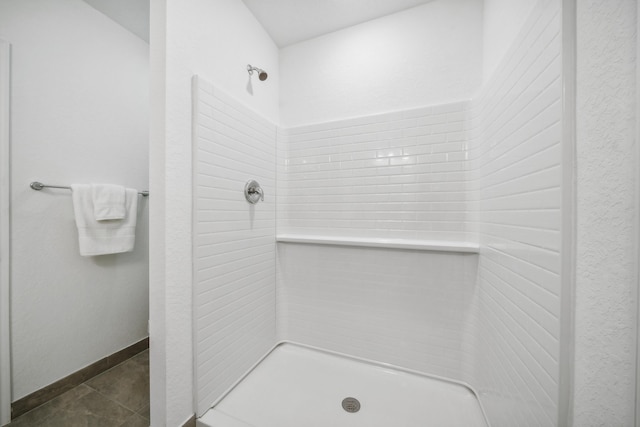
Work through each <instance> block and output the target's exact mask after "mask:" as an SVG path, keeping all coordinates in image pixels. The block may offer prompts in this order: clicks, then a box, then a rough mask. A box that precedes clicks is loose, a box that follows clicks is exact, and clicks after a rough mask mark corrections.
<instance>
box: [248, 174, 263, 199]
mask: <svg viewBox="0 0 640 427" xmlns="http://www.w3.org/2000/svg"><path fill="white" fill-rule="evenodd" d="M244 198H245V199H247V202H249V203H251V204H252V205H255V204H256V203H258V202H259V201H263V202H264V191H262V188H261V187H260V184H258V182H257V181H256V180H253V179H252V180H249V181H247V183H246V185H245V186H244Z"/></svg>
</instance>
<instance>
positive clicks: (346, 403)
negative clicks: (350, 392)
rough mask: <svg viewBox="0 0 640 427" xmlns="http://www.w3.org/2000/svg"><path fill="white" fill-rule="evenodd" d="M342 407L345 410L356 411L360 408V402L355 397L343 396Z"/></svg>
mask: <svg viewBox="0 0 640 427" xmlns="http://www.w3.org/2000/svg"><path fill="white" fill-rule="evenodd" d="M342 409H344V410H345V411H347V412H358V411H359V410H360V402H359V401H358V399H356V398H355V397H345V398H344V399H343V400H342Z"/></svg>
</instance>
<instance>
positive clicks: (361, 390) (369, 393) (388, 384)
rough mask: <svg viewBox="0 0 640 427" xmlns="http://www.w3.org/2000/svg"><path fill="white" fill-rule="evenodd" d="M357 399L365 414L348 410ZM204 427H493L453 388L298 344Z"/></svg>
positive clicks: (230, 397)
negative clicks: (347, 401)
mask: <svg viewBox="0 0 640 427" xmlns="http://www.w3.org/2000/svg"><path fill="white" fill-rule="evenodd" d="M345 397H355V398H356V399H358V400H359V401H360V404H361V409H360V410H359V411H358V412H356V413H349V412H346V411H345V410H344V409H342V405H341V403H342V400H343V399H344V398H345ZM198 425H199V426H200V427H300V426H304V427H327V426H332V427H342V426H344V427H347V426H348V427H359V426H363V427H364V426H366V427H383V426H384V427H389V426H402V427H414V426H415V427H425V426H438V427H448V426H450V427H459V426H465V427H487V424H486V422H485V419H484V416H483V413H482V410H481V408H480V405H479V403H478V401H477V399H476V396H475V395H474V394H473V393H472V392H471V391H470V390H469V389H467V388H466V387H464V386H462V385H458V384H454V383H449V382H446V381H440V380H437V379H433V378H429V377H425V376H422V375H417V374H412V373H408V372H403V371H399V370H396V369H392V368H389V367H385V366H380V365H375V364H370V363H366V362H361V361H358V360H354V359H351V358H348V357H341V356H337V355H334V354H329V353H325V352H322V351H317V350H313V349H309V348H305V347H300V346H297V345H294V344H282V345H280V346H278V347H277V348H276V349H275V350H273V351H272V352H271V353H270V354H269V356H267V357H266V358H265V359H264V360H263V361H262V362H261V363H260V364H259V365H258V366H257V367H256V368H255V369H254V370H253V371H252V372H251V373H250V374H249V375H248V376H247V377H245V378H244V380H242V381H241V382H240V383H239V384H238V385H237V386H236V387H235V388H234V389H233V390H232V391H231V392H230V393H229V394H227V395H226V396H225V397H224V399H222V401H220V402H219V403H218V404H217V405H215V406H214V407H213V408H212V409H210V410H209V411H208V412H207V413H206V414H204V416H203V417H202V418H200V419H199V420H198Z"/></svg>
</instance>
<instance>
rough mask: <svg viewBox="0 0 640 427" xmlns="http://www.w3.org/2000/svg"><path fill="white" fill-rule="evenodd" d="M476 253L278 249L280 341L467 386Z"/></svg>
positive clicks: (286, 246)
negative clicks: (310, 346) (393, 366)
mask: <svg viewBox="0 0 640 427" xmlns="http://www.w3.org/2000/svg"><path fill="white" fill-rule="evenodd" d="M477 262H478V256H477V255H476V254H456V253H446V252H425V251H412V250H399V249H381V248H358V247H337V246H325V245H307V244H292V243H279V244H278V294H277V301H278V310H277V316H278V335H279V338H280V339H286V340H291V341H295V342H300V343H304V344H308V345H313V346H315V347H320V348H324V349H328V350H333V351H337V352H340V353H346V354H350V355H353V356H357V357H362V358H365V359H370V360H376V361H380V362H385V363H390V364H393V365H397V366H402V367H404V368H409V369H414V370H417V371H421V372H427V373H430V374H432V375H438V376H442V377H447V378H451V379H456V380H460V381H466V382H468V381H469V380H470V379H471V377H470V374H471V373H472V372H473V369H472V367H473V366H472V362H473V349H472V348H470V347H469V345H467V343H468V342H469V339H470V337H472V336H473V335H474V323H475V322H474V321H473V319H474V316H475V309H474V307H475V306H474V289H475V286H474V284H475V278H476V277H475V276H476V271H477Z"/></svg>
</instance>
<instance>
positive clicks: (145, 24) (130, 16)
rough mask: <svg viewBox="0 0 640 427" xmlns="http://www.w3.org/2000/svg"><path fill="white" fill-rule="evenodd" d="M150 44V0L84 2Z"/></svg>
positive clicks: (88, 0) (90, 0)
mask: <svg viewBox="0 0 640 427" xmlns="http://www.w3.org/2000/svg"><path fill="white" fill-rule="evenodd" d="M84 1H85V2H86V3H88V4H90V5H91V6H93V7H94V8H95V9H97V10H99V11H100V12H102V13H104V14H105V15H107V16H108V17H109V18H111V19H113V20H114V21H116V22H117V23H118V24H120V25H122V26H123V27H124V28H126V29H127V30H129V31H131V32H132V33H133V34H135V35H137V36H138V37H140V38H141V39H143V40H145V41H146V42H147V43H149V0H84Z"/></svg>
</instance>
